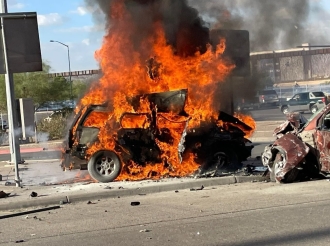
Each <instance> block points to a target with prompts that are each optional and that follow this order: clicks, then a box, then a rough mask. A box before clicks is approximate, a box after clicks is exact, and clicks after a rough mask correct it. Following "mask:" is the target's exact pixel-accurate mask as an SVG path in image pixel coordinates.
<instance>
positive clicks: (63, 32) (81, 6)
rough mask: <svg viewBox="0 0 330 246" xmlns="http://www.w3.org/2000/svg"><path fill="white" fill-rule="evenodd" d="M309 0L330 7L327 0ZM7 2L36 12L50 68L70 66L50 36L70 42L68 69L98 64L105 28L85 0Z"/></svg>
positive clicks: (58, 69)
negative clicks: (94, 18)
mask: <svg viewBox="0 0 330 246" xmlns="http://www.w3.org/2000/svg"><path fill="white" fill-rule="evenodd" d="M201 1H207V0H201ZM274 1H275V0H274ZM311 1H317V2H320V3H321V4H322V6H323V7H324V9H326V10H329V11H330V0H311ZM7 6H8V12H37V15H38V26H39V38H40V47H41V55H42V59H43V61H45V62H46V63H47V64H49V65H50V66H51V72H67V71H68V70H69V69H68V59H67V52H68V50H67V48H66V47H65V46H63V45H61V44H59V43H54V42H50V40H55V41H59V42H62V43H64V44H66V45H68V46H69V50H70V61H71V71H80V70H91V69H98V68H99V65H98V63H97V61H96V60H95V59H94V53H95V51H96V50H98V49H99V48H100V47H101V45H102V38H103V35H104V34H105V32H104V29H103V27H100V26H96V24H95V22H94V21H93V17H92V14H91V13H90V11H89V10H88V8H86V5H85V3H84V0H56V1H54V0H7ZM320 21H322V20H320ZM318 26H319V24H318ZM328 28H329V27H328V26H327V29H328Z"/></svg>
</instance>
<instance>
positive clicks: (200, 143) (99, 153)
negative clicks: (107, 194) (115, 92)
mask: <svg viewBox="0 0 330 246" xmlns="http://www.w3.org/2000/svg"><path fill="white" fill-rule="evenodd" d="M187 93H188V90H186V89H183V90H177V91H168V92H161V93H152V94H146V95H140V96H137V97H135V98H132V99H129V100H130V104H131V105H132V107H133V108H135V109H136V111H135V112H138V113H132V112H127V113H123V114H122V115H121V117H120V121H119V122H116V121H114V120H113V118H112V116H111V115H112V114H113V109H111V106H109V105H107V104H104V105H90V106H87V107H84V108H82V109H81V110H80V112H79V113H78V114H77V115H76V116H75V119H74V121H73V124H72V126H71V128H70V130H69V134H68V139H67V142H66V146H65V156H64V158H63V161H62V168H63V169H64V170H66V169H88V171H89V174H90V175H91V177H92V178H93V179H95V180H97V181H99V182H111V181H113V180H115V179H117V177H118V176H120V175H121V174H123V173H125V174H127V176H125V177H124V178H123V179H124V180H137V178H136V179H134V176H135V177H137V176H138V175H139V174H140V173H145V174H144V175H145V176H143V178H150V179H152V178H154V177H158V178H160V177H171V176H176V175H179V176H184V175H185V174H187V175H188V174H191V173H190V172H191V171H192V169H193V168H192V169H191V170H190V169H189V168H188V165H187V168H188V170H186V169H185V167H184V166H182V167H180V165H181V163H183V162H184V161H185V160H186V159H189V158H192V157H193V158H192V159H193V162H194V163H195V164H196V166H197V167H198V166H199V168H196V169H197V170H196V169H195V171H196V172H195V175H196V176H215V175H217V172H219V171H221V170H226V171H228V170H229V169H231V170H235V169H236V170H237V169H238V168H240V163H241V162H242V161H244V160H246V159H247V157H249V156H251V150H252V148H253V145H251V142H250V141H249V140H247V139H246V138H245V137H244V136H245V133H244V131H249V130H251V127H249V126H248V125H246V124H245V123H243V122H241V121H240V120H238V119H237V118H235V117H233V116H231V115H228V114H226V113H224V112H220V114H219V117H218V119H215V120H214V121H209V122H201V124H200V125H199V126H198V127H195V126H194V127H188V123H189V121H190V117H189V115H187V113H186V112H185V110H184V106H185V103H186V99H187ZM141 98H146V99H147V101H148V107H149V108H148V109H145V111H143V112H141V111H139V110H137V109H138V108H139V102H140V100H141ZM102 121H103V122H102ZM132 122H133V123H134V124H133V123H132ZM137 122H139V123H137ZM219 122H221V124H219ZM96 123H97V124H96ZM169 124H172V126H173V125H174V126H175V129H174V131H173V129H170V128H169V127H167V126H168V125H169ZM172 128H173V127H172ZM100 143H102V144H100ZM164 146H167V148H165V147H164ZM93 148H94V149H96V151H92V149H93ZM168 149H172V152H171V151H169V150H168ZM168 153H172V156H170V155H169V154H168ZM174 153H175V156H174V157H173V155H174ZM182 165H183V164H182ZM150 166H151V167H156V168H149V167H150ZM143 168H144V169H143ZM127 177H128V178H127ZM123 179H121V180H123Z"/></svg>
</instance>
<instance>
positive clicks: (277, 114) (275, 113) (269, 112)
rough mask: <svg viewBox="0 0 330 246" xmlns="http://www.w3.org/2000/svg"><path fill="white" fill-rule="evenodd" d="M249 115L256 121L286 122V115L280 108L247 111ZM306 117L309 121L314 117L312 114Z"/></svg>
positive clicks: (306, 114)
mask: <svg viewBox="0 0 330 246" xmlns="http://www.w3.org/2000/svg"><path fill="white" fill-rule="evenodd" d="M245 113H247V114H251V115H252V117H253V119H254V120H255V121H281V120H285V116H284V114H283V113H282V112H281V111H280V109H279V108H278V107H267V108H262V109H259V110H250V111H249V110H247V111H245ZM304 116H305V117H306V118H307V119H308V118H309V117H310V116H312V114H311V113H304Z"/></svg>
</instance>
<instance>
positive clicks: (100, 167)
mask: <svg viewBox="0 0 330 246" xmlns="http://www.w3.org/2000/svg"><path fill="white" fill-rule="evenodd" d="M121 166H122V165H121V161H120V159H119V157H118V155H117V154H116V153H115V152H113V151H109V150H101V151H98V152H96V153H95V154H93V155H92V157H91V158H90V159H89V161H88V164H87V169H88V172H89V174H90V175H91V177H92V178H93V179H95V180H97V181H98V182H101V183H108V182H112V181H114V180H115V179H116V178H117V177H118V176H119V174H120V171H121Z"/></svg>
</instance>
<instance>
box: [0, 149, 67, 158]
mask: <svg viewBox="0 0 330 246" xmlns="http://www.w3.org/2000/svg"><path fill="white" fill-rule="evenodd" d="M21 158H22V159H23V160H48V159H60V158H61V152H60V151H47V150H46V151H39V152H30V153H21ZM8 160H10V154H0V161H8Z"/></svg>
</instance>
